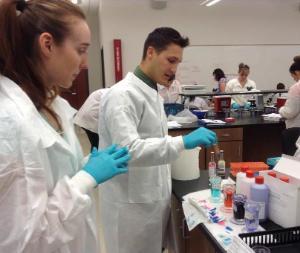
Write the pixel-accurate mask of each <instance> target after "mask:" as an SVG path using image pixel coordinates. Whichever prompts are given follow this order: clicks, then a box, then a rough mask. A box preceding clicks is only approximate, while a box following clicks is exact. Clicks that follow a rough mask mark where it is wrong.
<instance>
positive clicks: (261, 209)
mask: <svg viewBox="0 0 300 253" xmlns="http://www.w3.org/2000/svg"><path fill="white" fill-rule="evenodd" d="M253 202H255V203H257V204H259V213H258V219H260V220H264V219H266V215H265V214H266V211H265V209H266V204H265V202H258V201H253Z"/></svg>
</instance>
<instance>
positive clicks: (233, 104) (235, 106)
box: [231, 102, 240, 110]
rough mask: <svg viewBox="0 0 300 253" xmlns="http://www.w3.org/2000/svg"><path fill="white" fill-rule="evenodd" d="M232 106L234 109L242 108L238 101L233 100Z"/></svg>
mask: <svg viewBox="0 0 300 253" xmlns="http://www.w3.org/2000/svg"><path fill="white" fill-rule="evenodd" d="M231 108H232V109H236V110H237V109H240V105H239V104H238V103H236V102H233V103H232V104H231Z"/></svg>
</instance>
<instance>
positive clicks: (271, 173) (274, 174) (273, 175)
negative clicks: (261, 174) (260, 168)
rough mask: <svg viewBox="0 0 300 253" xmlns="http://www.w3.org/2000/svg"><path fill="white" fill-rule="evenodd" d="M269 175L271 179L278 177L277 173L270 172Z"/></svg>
mask: <svg viewBox="0 0 300 253" xmlns="http://www.w3.org/2000/svg"><path fill="white" fill-rule="evenodd" d="M268 175H269V176H271V177H276V172H275V171H270V172H268Z"/></svg>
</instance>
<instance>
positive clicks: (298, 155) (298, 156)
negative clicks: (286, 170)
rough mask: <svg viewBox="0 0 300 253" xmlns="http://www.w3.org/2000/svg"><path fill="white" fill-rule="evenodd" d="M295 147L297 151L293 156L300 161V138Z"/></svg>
mask: <svg viewBox="0 0 300 253" xmlns="http://www.w3.org/2000/svg"><path fill="white" fill-rule="evenodd" d="M296 147H297V150H296V152H295V154H294V156H295V157H297V158H299V159H300V137H299V138H298V140H297V141H296Z"/></svg>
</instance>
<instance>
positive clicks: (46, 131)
mask: <svg viewBox="0 0 300 253" xmlns="http://www.w3.org/2000/svg"><path fill="white" fill-rule="evenodd" d="M0 89H1V90H2V91H3V92H4V93H5V94H6V95H7V96H8V97H9V98H10V99H11V100H12V101H14V103H15V104H16V105H17V107H18V109H19V111H20V112H21V114H22V115H23V116H24V118H25V119H26V122H30V123H31V124H32V126H31V127H32V128H34V129H35V131H34V132H35V133H36V135H37V136H38V138H39V139H40V140H41V143H42V145H43V147H44V148H48V147H50V146H52V145H53V144H54V143H58V144H59V145H60V146H61V147H62V148H63V149H65V150H66V151H67V152H68V153H73V152H72V147H71V146H70V145H69V144H68V143H67V142H66V140H65V139H64V138H63V137H62V136H60V135H59V134H58V133H57V132H56V131H55V130H54V129H53V128H52V127H51V126H50V125H49V124H48V123H47V122H46V121H45V119H43V117H42V116H41V115H40V113H39V112H38V110H37V109H36V107H35V106H34V104H33V103H32V101H31V99H30V98H29V97H28V96H27V94H26V93H25V92H24V91H23V90H22V89H21V88H20V87H19V86H18V85H17V84H16V83H15V82H13V81H12V80H10V79H9V78H7V77H5V76H2V75H0ZM58 102H59V101H58V98H56V99H55V101H53V103H54V104H53V107H54V108H55V109H57V108H56V107H57V103H58ZM56 113H58V114H59V115H61V112H57V111H56ZM70 116H71V115H69V117H68V118H64V117H61V120H62V125H63V128H65V127H69V125H68V122H66V121H69V120H71V119H70ZM65 132H67V131H65Z"/></svg>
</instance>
